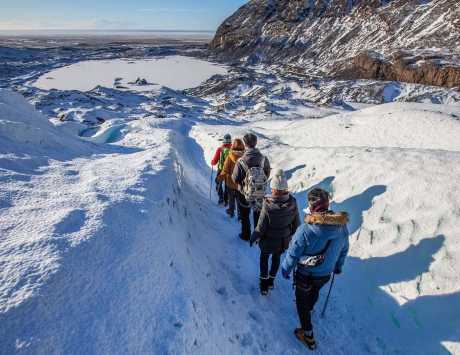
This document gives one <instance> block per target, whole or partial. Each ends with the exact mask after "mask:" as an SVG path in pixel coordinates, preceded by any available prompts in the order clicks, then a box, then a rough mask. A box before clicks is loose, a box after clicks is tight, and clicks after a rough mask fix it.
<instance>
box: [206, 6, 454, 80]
mask: <svg viewBox="0 0 460 355" xmlns="http://www.w3.org/2000/svg"><path fill="white" fill-rule="evenodd" d="M210 49H211V50H212V51H213V52H214V53H215V54H216V55H217V56H218V57H220V58H222V59H224V60H245V61H249V62H253V61H255V62H263V63H267V64H275V65H289V66H291V67H295V68H296V70H302V69H303V70H304V72H305V73H308V74H317V75H334V76H335V75H337V76H339V77H347V78H369V79H383V80H400V81H408V82H414V83H422V84H429V85H441V86H448V87H455V86H458V85H459V83H458V66H459V64H460V61H459V58H460V1H458V0H431V1H430V0H428V1H427V0H328V1H325V0H309V1H305V0H252V1H249V2H248V3H247V4H246V5H244V6H243V7H241V8H240V9H239V10H238V11H237V12H236V13H235V14H233V15H232V16H231V17H230V18H228V19H227V20H226V21H225V22H224V23H223V24H222V25H221V26H220V27H219V29H218V31H217V33H216V36H215V38H214V39H213V41H212V42H211V43H210ZM423 49H430V50H425V51H423ZM407 51H409V52H410V53H409V55H408V54H407V53H408V52H407ZM373 52H375V53H378V55H373V54H372V55H370V54H369V53H373ZM363 53H364V54H363ZM414 58H417V59H416V60H415V59H414ZM446 59H447V60H446ZM414 60H415V61H414Z"/></svg>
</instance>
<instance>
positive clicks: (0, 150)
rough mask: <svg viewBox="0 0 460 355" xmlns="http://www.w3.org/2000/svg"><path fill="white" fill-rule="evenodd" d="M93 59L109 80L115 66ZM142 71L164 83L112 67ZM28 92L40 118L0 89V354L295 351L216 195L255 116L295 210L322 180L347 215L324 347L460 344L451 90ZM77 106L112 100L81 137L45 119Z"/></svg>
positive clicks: (286, 324) (285, 289)
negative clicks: (221, 95) (388, 96)
mask: <svg viewBox="0 0 460 355" xmlns="http://www.w3.org/2000/svg"><path fill="white" fill-rule="evenodd" d="M181 60H182V59H181ZM184 60H185V59H184ZM187 60H188V59H187ZM143 62H145V61H143ZM99 63H101V65H102V63H103V62H99ZM111 63H112V62H111ZM169 63H171V62H169ZM179 63H182V64H184V63H185V62H181V61H179ZM144 64H145V63H144ZM157 64H158V63H157ZM85 65H86V64H85ZM107 65H108V67H111V64H110V63H108V64H107ZM123 65H126V66H130V65H136V64H127V63H125V64H123ZM207 65H208V64H207ZM207 65H206V66H207ZM209 65H211V66H212V64H209ZM154 67H155V66H152V68H154ZM69 68H70V67H69ZM69 68H61V69H58V71H59V70H64V71H65V70H70V69H69ZM76 68H77V67H76ZM80 69H81V67H80ZM80 69H78V70H80ZM144 69H145V66H144ZM72 70H73V69H72ZM77 72H78V71H75V72H74V73H77ZM104 72H106V73H107V72H110V75H109V76H108V77H107V78H108V79H107V83H109V84H110V85H109V86H110V87H111V85H112V84H113V79H114V78H115V77H119V76H120V75H121V74H120V72H116V73H115V72H113V71H111V70H109V69H108V68H107V71H104ZM80 73H81V72H80ZM166 73H167V72H166V71H165V72H164V73H162V75H163V76H164V77H166V75H165V74H166ZM186 74H187V75H189V74H192V73H186ZM49 75H50V74H47V75H46V76H49ZM53 75H54V74H53ZM66 75H67V74H66ZM69 75H70V74H69ZM182 75H184V76H185V74H184V73H182V72H181V71H180V70H178V71H174V75H171V77H170V78H169V79H168V80H171V82H176V81H177V82H179V81H180V80H182V81H181V83H184V85H185V82H186V81H187V82H190V81H192V79H193V78H192V79H191V78H189V77H186V78H176V77H175V76H182ZM79 76H81V77H83V75H81V74H79ZM137 76H141V77H143V78H146V79H147V80H148V81H149V82H152V81H153V82H157V83H158V77H157V79H155V80H154V79H153V78H151V77H148V76H147V75H145V70H144V74H143V75H138V74H137V73H136V74H135V75H134V76H132V77H129V78H128V76H127V75H125V76H123V80H126V81H131V80H135V79H136V77H137ZM59 78H62V80H64V76H62V77H61V76H59ZM73 78H75V77H73ZM102 79H103V78H98V80H97V85H100V84H103V81H102ZM50 81H51V80H50ZM56 81H57V80H56ZM53 82H55V81H53ZM76 84H78V85H80V83H76ZM93 84H95V83H91V85H89V84H88V86H87V87H89V86H91V89H92V85H93ZM331 85H332V84H331ZM166 86H169V85H166ZM87 87H86V88H87ZM72 88H74V89H75V88H76V85H73V86H72ZM260 88H261V87H260V86H255V87H254V88H252V89H254V90H255V91H257V90H259V89H260ZM252 89H251V87H250V86H249V85H246V86H245V85H241V86H240V87H238V88H236V89H235V92H238V93H237V94H238V95H239V94H241V95H244V96H251V95H253V90H252ZM297 89H299V90H300V88H299V87H298V88H297ZM133 90H136V89H133ZM237 94H235V95H237ZM40 95H44V96H42V97H40V96H35V97H34V98H32V99H30V100H31V101H34V100H35V101H36V104H37V106H38V107H40V108H41V109H42V111H43V112H46V113H48V114H49V116H50V117H51V118H52V120H51V121H49V120H48V119H47V117H45V116H44V115H43V114H40V113H38V112H37V111H35V109H34V108H33V107H32V106H31V105H30V104H28V103H27V102H26V100H25V99H24V98H22V97H21V96H20V95H19V94H16V93H12V92H10V91H6V90H0V234H1V237H0V266H1V267H0V338H1V339H2V340H1V342H0V353H1V354H13V353H17V354H48V353H66V354H77V353H78V354H80V353H85V354H96V353H97V354H127V353H128V354H138V353H143V354H251V355H252V354H262V353H268V354H281V353H288V354H304V353H305V348H303V347H302V345H300V344H298V342H297V341H296V340H295V339H294V337H293V335H292V330H293V329H294V327H296V326H297V323H298V320H297V316H296V313H295V306H294V304H293V302H292V300H293V298H294V295H293V290H292V285H291V283H290V282H288V281H285V280H281V279H277V281H276V288H275V290H274V291H273V292H271V293H270V295H269V296H268V297H266V298H262V297H261V296H260V295H259V292H258V290H257V287H258V250H257V249H256V248H252V249H250V248H249V247H248V246H247V245H246V244H244V243H243V242H242V241H240V240H239V239H238V237H237V234H238V224H237V222H236V220H233V221H231V220H229V219H228V218H227V217H226V215H225V212H224V211H223V210H222V209H221V208H219V207H218V206H217V205H216V203H215V196H213V201H210V200H209V181H210V174H211V169H210V167H209V165H208V162H209V161H210V159H211V156H212V154H213V152H214V150H215V148H216V147H217V146H218V144H219V138H221V136H222V135H223V134H224V133H227V132H229V133H231V134H232V135H233V136H242V135H243V134H244V133H245V132H246V131H248V130H251V131H253V132H255V133H256V134H257V135H258V136H259V138H260V143H259V146H260V148H261V150H262V151H263V152H264V153H265V154H267V155H268V157H269V158H270V160H271V162H272V165H273V167H274V168H276V167H279V168H283V169H285V170H286V171H287V173H288V176H289V186H290V189H291V190H292V191H293V193H295V195H296V197H297V199H298V202H299V207H300V208H301V209H303V208H304V207H305V199H306V191H307V190H308V189H309V188H311V187H312V186H316V185H320V186H322V187H324V188H326V189H328V190H329V191H331V193H332V194H333V197H334V208H335V209H336V210H346V211H348V212H349V213H350V215H351V222H350V231H351V232H352V237H351V251H350V257H349V259H348V260H347V263H346V266H345V268H344V272H343V274H342V275H340V276H338V277H337V281H336V286H335V288H334V290H333V293H332V299H331V303H330V308H329V310H328V313H327V316H326V318H325V319H320V318H319V316H318V312H315V313H314V324H315V325H316V328H315V332H316V336H317V337H318V342H319V348H318V351H317V352H318V353H319V354H362V353H375V354H396V353H404V354H413V353H417V354H425V353H427V354H428V353H429V354H433V353H443V352H447V351H448V352H450V353H452V354H455V353H459V352H460V328H459V324H460V287H459V285H460V283H459V276H458V275H459V274H460V263H459V260H460V235H459V230H458V223H459V218H460V217H459V210H460V189H459V186H458V176H460V141H459V139H458V137H459V136H460V119H459V116H458V113H459V111H458V106H449V105H435V104H421V103H402V102H397V103H388V104H384V105H378V106H370V105H358V104H354V107H352V109H353V110H355V111H351V110H349V109H343V108H340V107H339V108H337V107H334V108H331V107H319V106H315V105H313V104H311V103H310V104H308V105H305V104H304V103H302V104H301V103H299V102H297V101H295V100H291V101H288V100H283V99H282V98H280V97H276V98H271V97H268V96H263V97H262V98H261V99H260V100H259V101H258V102H255V103H254V105H253V110H252V111H250V112H249V113H244V115H246V116H248V119H246V116H244V115H243V113H242V114H241V115H237V114H232V115H227V114H226V113H225V112H224V113H222V114H217V113H215V112H214V111H211V107H212V105H219V104H220V102H219V100H218V99H216V100H215V101H213V100H209V101H208V100H205V99H199V98H196V97H191V96H187V95H186V94H185V93H182V92H176V91H173V90H166V89H164V88H163V89H157V90H156V91H152V92H149V93H143V94H142V95H140V94H139V93H133V92H128V91H122V90H114V89H105V88H98V89H96V90H93V91H91V92H88V93H78V92H77V91H72V92H50V93H46V94H42V93H41V94H40ZM299 95H300V94H299ZM299 98H300V96H299ZM120 103H122V105H121V104H120ZM109 106H110V107H113V109H112V108H111V110H110V111H109V110H108V109H107V107H109ZM267 107H282V109H283V111H282V113H283V114H282V115H275V116H274V115H272V113H270V112H266V111H264V110H266V109H267ZM69 108H71V109H72V110H74V111H72V112H79V114H80V115H83V116H85V117H97V116H98V115H100V114H101V112H105V113H110V114H107V116H105V118H106V121H105V122H103V123H101V124H92V125H90V126H89V128H87V129H88V130H87V131H86V134H83V136H84V137H79V136H78V134H79V133H82V132H81V129H80V128H81V127H82V126H83V124H82V123H81V122H75V121H71V120H69V121H68V122H59V121H57V120H56V119H55V116H54V113H55V112H57V111H58V109H63V110H64V111H63V112H67V110H68V109H69ZM104 110H106V111H104ZM254 110H256V111H257V110H259V112H257V113H255V112H254ZM242 115H243V118H244V119H243V118H242ZM249 116H250V117H249ZM300 116H302V117H300ZM274 118H275V119H274ZM294 118H295V119H294ZM51 122H53V123H51ZM323 302H324V292H323V294H322V295H321V298H320V301H319V304H318V306H320V305H322V304H323Z"/></svg>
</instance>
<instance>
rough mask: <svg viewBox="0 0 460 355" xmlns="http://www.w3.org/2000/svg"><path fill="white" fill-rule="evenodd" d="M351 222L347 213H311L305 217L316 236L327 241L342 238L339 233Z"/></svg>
mask: <svg viewBox="0 0 460 355" xmlns="http://www.w3.org/2000/svg"><path fill="white" fill-rule="evenodd" d="M348 221H349V217H348V213H347V212H332V211H328V212H325V213H311V214H307V215H306V216H305V223H306V224H307V225H308V226H309V227H310V229H311V230H312V231H313V232H314V233H315V234H316V235H320V236H322V237H323V238H326V239H335V238H339V237H341V236H342V234H341V233H337V230H338V229H341V228H343V227H344V226H346V225H347V223H348Z"/></svg>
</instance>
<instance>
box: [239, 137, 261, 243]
mask: <svg viewBox="0 0 460 355" xmlns="http://www.w3.org/2000/svg"><path fill="white" fill-rule="evenodd" d="M243 142H244V145H245V147H246V149H245V151H244V154H243V156H242V157H241V158H240V159H239V160H238V162H237V163H236V165H235V168H234V169H233V174H232V179H233V181H234V182H235V184H236V185H238V189H239V193H238V206H239V212H240V216H239V217H240V220H241V234H240V238H241V239H243V240H247V241H249V239H250V237H251V221H250V217H249V216H250V213H251V208H252V209H253V218H254V226H256V225H257V221H258V220H259V214H260V210H259V209H257V208H254V207H253V206H251V205H250V204H249V203H248V201H246V198H245V197H244V195H243V194H242V193H241V191H242V190H243V185H244V184H245V179H246V174H247V173H246V169H245V167H246V168H247V169H251V168H254V167H261V168H262V169H263V171H264V173H265V177H266V179H268V177H269V176H270V162H269V161H268V158H267V157H265V156H263V155H262V154H261V153H260V151H259V150H258V149H257V148H256V145H257V137H256V136H255V135H254V134H253V133H247V134H246V135H245V136H244V137H243Z"/></svg>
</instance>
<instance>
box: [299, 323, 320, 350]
mask: <svg viewBox="0 0 460 355" xmlns="http://www.w3.org/2000/svg"><path fill="white" fill-rule="evenodd" d="M294 335H295V336H296V338H297V339H298V340H299V341H301V342H302V344H304V345H305V346H306V347H307V348H309V349H310V350H315V349H316V341H315V337H314V335H313V331H309V332H307V331H304V330H303V329H302V328H296V330H294Z"/></svg>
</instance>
